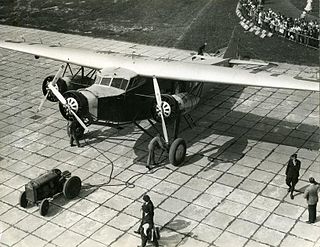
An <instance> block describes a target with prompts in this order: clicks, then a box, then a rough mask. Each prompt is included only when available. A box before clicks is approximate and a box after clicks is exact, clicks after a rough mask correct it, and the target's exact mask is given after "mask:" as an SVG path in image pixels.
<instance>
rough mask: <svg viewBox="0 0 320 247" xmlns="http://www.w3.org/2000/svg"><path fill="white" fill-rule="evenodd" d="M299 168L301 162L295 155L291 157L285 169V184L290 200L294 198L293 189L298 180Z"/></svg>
mask: <svg viewBox="0 0 320 247" xmlns="http://www.w3.org/2000/svg"><path fill="white" fill-rule="evenodd" d="M300 166H301V162H300V160H298V159H297V154H293V155H291V156H290V159H289V161H288V165H287V169H286V184H287V185H288V186H289V189H288V192H291V193H290V197H291V199H293V198H294V196H293V191H294V187H295V186H296V184H297V183H298V180H299V171H300Z"/></svg>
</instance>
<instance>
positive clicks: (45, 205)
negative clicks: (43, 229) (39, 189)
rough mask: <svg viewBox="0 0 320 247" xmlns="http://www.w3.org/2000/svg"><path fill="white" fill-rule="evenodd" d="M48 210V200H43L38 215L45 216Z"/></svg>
mask: <svg viewBox="0 0 320 247" xmlns="http://www.w3.org/2000/svg"><path fill="white" fill-rule="evenodd" d="M48 210H49V200H48V199H44V200H42V201H41V203H40V215H42V216H46V215H47V213H48Z"/></svg>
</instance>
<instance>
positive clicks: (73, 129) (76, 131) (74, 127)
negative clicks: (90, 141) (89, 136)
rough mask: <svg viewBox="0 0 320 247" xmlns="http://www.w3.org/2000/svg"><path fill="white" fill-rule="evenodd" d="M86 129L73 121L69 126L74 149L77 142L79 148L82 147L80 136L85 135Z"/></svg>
mask: <svg viewBox="0 0 320 247" xmlns="http://www.w3.org/2000/svg"><path fill="white" fill-rule="evenodd" d="M83 131H84V129H83V127H82V126H81V124H80V123H79V122H78V121H77V120H76V119H73V120H72V121H71V123H70V125H69V133H70V146H71V147H73V146H74V144H73V142H74V141H75V142H76V144H77V146H78V147H81V145H80V142H79V136H80V135H81V133H83Z"/></svg>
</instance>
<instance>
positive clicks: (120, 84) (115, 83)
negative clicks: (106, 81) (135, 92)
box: [111, 78, 128, 90]
mask: <svg viewBox="0 0 320 247" xmlns="http://www.w3.org/2000/svg"><path fill="white" fill-rule="evenodd" d="M127 85H128V80H125V79H122V78H113V80H112V83H111V86H112V87H115V88H120V89H123V90H125V89H126V87H127Z"/></svg>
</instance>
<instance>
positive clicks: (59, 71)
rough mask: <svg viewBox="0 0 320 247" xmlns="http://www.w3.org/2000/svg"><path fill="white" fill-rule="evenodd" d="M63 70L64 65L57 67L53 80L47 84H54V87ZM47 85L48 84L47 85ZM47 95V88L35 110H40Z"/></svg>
mask: <svg viewBox="0 0 320 247" xmlns="http://www.w3.org/2000/svg"><path fill="white" fill-rule="evenodd" d="M63 70H64V65H61V66H60V68H59V70H58V71H57V73H56V74H55V76H54V78H53V80H52V81H51V82H50V83H49V85H50V84H51V85H52V86H54V87H55V86H56V84H57V81H58V80H59V78H60V77H61V76H62V73H63ZM49 85H48V87H49ZM48 95H49V90H48V92H47V94H46V95H45V96H44V98H43V99H42V101H41V102H40V105H39V107H38V110H37V112H39V111H40V110H41V108H42V106H43V104H44V102H45V101H46V100H47V97H48Z"/></svg>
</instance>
